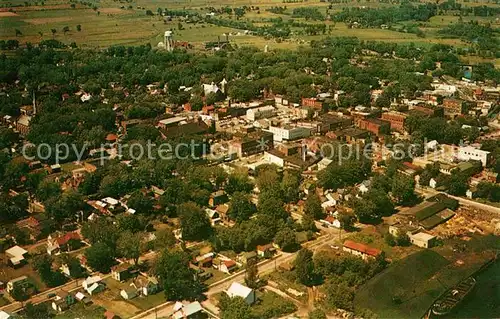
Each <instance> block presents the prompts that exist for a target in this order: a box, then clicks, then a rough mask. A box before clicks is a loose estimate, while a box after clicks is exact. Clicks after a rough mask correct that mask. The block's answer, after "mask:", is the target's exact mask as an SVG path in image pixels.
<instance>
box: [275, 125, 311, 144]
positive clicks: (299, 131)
mask: <svg viewBox="0 0 500 319" xmlns="http://www.w3.org/2000/svg"><path fill="white" fill-rule="evenodd" d="M267 131H269V132H271V133H273V139H274V140H275V141H279V142H281V141H292V140H296V139H299V138H304V137H308V136H309V135H311V130H310V129H308V128H305V127H300V126H295V127H277V126H270V127H269V129H268V130H267Z"/></svg>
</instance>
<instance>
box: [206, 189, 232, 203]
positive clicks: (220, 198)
mask: <svg viewBox="0 0 500 319" xmlns="http://www.w3.org/2000/svg"><path fill="white" fill-rule="evenodd" d="M228 201H229V198H228V197H227V194H226V192H225V191H223V190H219V191H216V192H214V193H212V194H210V198H209V199H208V205H210V206H211V207H216V206H218V205H221V204H225V203H227V202H228Z"/></svg>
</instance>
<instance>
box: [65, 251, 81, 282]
mask: <svg viewBox="0 0 500 319" xmlns="http://www.w3.org/2000/svg"><path fill="white" fill-rule="evenodd" d="M61 262H62V263H63V264H66V265H67V266H68V268H69V273H70V275H71V277H72V278H84V277H85V276H86V275H87V272H86V271H85V268H83V267H82V265H81V263H80V260H78V258H76V257H73V256H71V255H70V254H64V255H62V257H61Z"/></svg>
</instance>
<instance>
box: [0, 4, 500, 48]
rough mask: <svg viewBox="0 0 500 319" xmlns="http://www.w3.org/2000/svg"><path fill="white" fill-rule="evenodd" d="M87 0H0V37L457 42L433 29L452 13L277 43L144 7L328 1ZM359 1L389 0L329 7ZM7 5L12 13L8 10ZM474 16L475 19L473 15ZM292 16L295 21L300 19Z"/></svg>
mask: <svg viewBox="0 0 500 319" xmlns="http://www.w3.org/2000/svg"><path fill="white" fill-rule="evenodd" d="M91 2H92V3H95V4H96V6H97V9H96V10H93V9H91V8H89V7H87V6H84V5H82V4H76V5H75V8H71V7H70V2H69V0H46V1H45V3H44V5H43V6H42V5H41V1H40V2H35V1H34V0H30V1H28V3H29V4H30V5H29V6H25V5H24V3H25V1H23V0H11V1H6V2H3V3H2V4H1V5H0V8H2V7H3V9H1V10H0V11H1V12H0V40H2V39H4V40H5V39H12V38H16V29H18V30H19V31H21V33H22V35H20V36H17V39H18V40H19V41H20V42H21V43H23V42H31V43H37V42H40V41H41V40H44V39H45V40H46V39H56V40H59V41H62V42H64V43H68V44H69V43H71V42H76V43H77V44H78V45H79V46H80V47H108V46H110V45H115V44H118V45H140V44H146V43H149V44H151V45H152V46H156V45H157V44H158V42H160V41H162V40H163V33H164V32H165V31H166V30H170V29H173V30H174V38H175V39H177V40H181V41H188V42H190V43H191V44H192V45H193V46H195V47H196V48H198V47H199V48H201V47H203V44H204V43H205V42H207V41H216V40H217V36H219V35H222V34H224V33H232V34H234V35H233V36H231V38H230V40H231V41H232V42H233V43H235V44H237V45H238V46H247V45H255V46H257V47H259V48H262V49H263V48H264V46H266V45H268V46H269V48H271V49H273V48H275V49H294V48H297V47H298V46H300V45H302V44H307V43H308V42H309V41H311V40H319V39H321V38H323V37H325V36H354V37H359V38H360V39H362V40H375V41H390V42H415V43H417V44H420V45H429V44H432V43H438V42H439V43H446V44H451V45H462V43H461V42H460V41H459V40H454V39H439V38H438V37H437V30H438V28H441V27H443V26H446V25H448V24H449V23H454V22H456V21H457V20H458V18H457V17H454V16H437V17H433V18H432V19H431V20H430V21H429V22H428V23H425V25H424V26H423V27H422V28H423V30H424V32H425V33H426V35H427V36H426V38H418V37H417V36H416V35H415V34H409V33H401V32H396V31H391V30H382V29H349V28H347V27H346V25H345V24H344V23H337V24H333V23H332V22H326V24H328V25H332V26H334V27H333V29H332V31H331V33H329V34H326V35H317V36H298V37H292V38H291V39H287V40H285V41H283V42H279V43H278V42H276V41H275V40H266V39H264V38H262V37H257V36H248V35H242V34H240V35H236V34H237V33H238V31H242V30H236V29H231V28H226V27H219V26H214V25H210V24H206V23H205V24H202V25H201V24H196V25H194V24H183V27H184V30H178V23H179V21H176V20H175V19H174V21H171V22H168V23H165V22H164V21H163V20H162V18H161V17H159V16H152V17H150V16H146V14H145V12H146V10H147V9H149V10H151V11H153V12H156V10H157V8H168V9H183V8H189V9H193V10H196V11H200V12H202V13H203V12H206V8H207V7H210V6H213V7H222V6H226V5H228V6H231V7H238V6H244V5H246V6H258V7H259V9H260V10H259V13H257V11H252V12H249V13H247V14H246V15H245V16H244V17H243V18H242V19H243V20H247V21H253V22H254V23H257V24H259V23H261V21H262V20H263V19H266V18H273V17H274V18H276V17H282V18H283V19H290V17H291V16H289V15H277V14H273V13H270V12H268V11H266V10H265V9H266V8H269V7H272V6H284V5H286V6H287V12H288V13H290V12H291V11H292V10H293V8H296V7H301V6H308V7H310V6H314V7H317V8H318V9H319V10H320V11H323V12H326V9H327V7H328V4H327V3H324V2H320V1H319V0H309V1H308V2H304V3H300V2H298V3H286V4H283V3H282V0H137V1H136V2H134V3H120V2H116V1H111V0H101V1H91ZM478 3H479V4H480V3H486V2H478ZM478 3H475V4H478ZM129 5H130V6H131V7H132V8H131V9H128V6H129ZM361 5H363V6H365V7H375V6H378V7H380V6H387V5H388V4H381V3H378V2H357V1H352V2H349V3H341V4H332V6H333V10H341V8H343V7H348V6H361ZM467 5H469V3H467ZM121 7H123V8H121ZM9 8H10V9H12V11H13V12H8V10H9ZM143 8H144V9H143ZM201 10H203V11H201ZM225 18H227V17H225ZM474 19H476V18H475V17H474ZM296 20H297V21H300V20H301V19H296ZM465 20H467V18H466V19H465ZM482 20H484V21H485V22H486V21H489V22H493V23H494V22H496V21H495V19H494V18H488V19H482ZM302 22H305V20H302ZM77 25H80V26H81V31H77V27H76V26H77ZM64 27H69V29H70V31H68V32H66V33H64V32H63V28H64ZM52 29H55V30H56V32H55V33H53V32H52ZM240 33H241V32H240Z"/></svg>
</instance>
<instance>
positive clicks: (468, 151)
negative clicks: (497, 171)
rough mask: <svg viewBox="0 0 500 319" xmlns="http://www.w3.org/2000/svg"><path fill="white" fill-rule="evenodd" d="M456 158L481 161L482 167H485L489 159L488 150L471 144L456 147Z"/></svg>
mask: <svg viewBox="0 0 500 319" xmlns="http://www.w3.org/2000/svg"><path fill="white" fill-rule="evenodd" d="M458 159H459V160H461V161H469V160H476V161H481V164H483V167H486V166H487V165H488V163H489V160H490V152H488V151H482V150H478V149H477V148H474V147H471V146H465V147H460V148H459V149H458Z"/></svg>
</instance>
